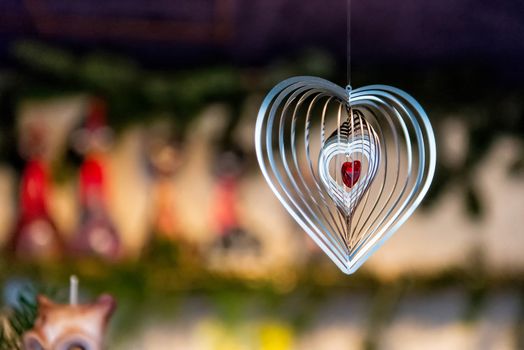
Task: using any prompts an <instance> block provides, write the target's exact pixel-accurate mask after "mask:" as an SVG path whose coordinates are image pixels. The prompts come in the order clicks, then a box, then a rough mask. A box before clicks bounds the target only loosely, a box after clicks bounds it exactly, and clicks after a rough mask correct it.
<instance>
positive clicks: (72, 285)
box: [69, 275, 78, 305]
mask: <svg viewBox="0 0 524 350" xmlns="http://www.w3.org/2000/svg"><path fill="white" fill-rule="evenodd" d="M69 304H71V305H78V277H76V276H75V275H73V276H71V277H70V279H69Z"/></svg>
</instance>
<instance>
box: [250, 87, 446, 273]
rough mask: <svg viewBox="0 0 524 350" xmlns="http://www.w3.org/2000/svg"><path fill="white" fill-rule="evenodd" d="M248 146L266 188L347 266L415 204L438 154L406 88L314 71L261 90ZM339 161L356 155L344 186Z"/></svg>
mask: <svg viewBox="0 0 524 350" xmlns="http://www.w3.org/2000/svg"><path fill="white" fill-rule="evenodd" d="M255 146H256V152H257V157H258V161H259V165H260V168H261V170H262V173H263V175H264V177H265V179H266V180H267V182H268V184H269V186H270V187H271V189H272V191H273V192H274V193H275V195H276V196H277V197H278V199H279V200H280V202H282V204H283V205H284V207H285V208H286V209H287V211H288V212H289V213H290V214H291V216H292V217H293V218H294V219H295V220H296V221H297V222H298V223H299V224H300V226H301V227H302V228H303V229H304V230H305V231H306V232H307V233H308V234H309V235H310V236H311V238H312V239H313V240H314V241H315V242H316V243H317V244H318V245H319V246H320V247H321V248H322V249H323V251H324V252H325V253H326V254H327V255H328V256H329V257H330V258H331V259H332V260H333V262H334V263H335V264H337V266H338V267H339V268H340V269H341V270H342V271H343V272H345V273H348V274H350V273H353V272H354V271H356V270H357V269H358V268H359V267H360V266H361V265H362V264H363V263H364V262H365V261H366V260H367V259H368V258H369V257H370V256H371V254H372V253H373V252H374V251H375V250H376V249H377V248H379V247H380V246H381V245H382V244H383V243H384V242H385V240H386V239H387V238H389V237H390V236H391V235H392V234H393V233H394V232H395V231H396V230H397V229H398V228H399V227H400V226H401V225H402V224H403V223H404V222H405V221H406V220H407V219H408V217H409V216H410V215H411V214H412V213H413V212H414V210H415V209H416V208H417V206H418V205H419V204H420V202H421V201H422V199H423V197H424V195H425V194H426V192H427V191H428V188H429V186H430V184H431V181H432V179H433V174H434V172H435V164H436V147H435V137H434V134H433V130H432V127H431V124H430V122H429V119H428V117H427V115H426V113H425V112H424V110H423V109H422V107H421V106H420V105H419V104H418V103H417V102H416V101H415V100H414V99H413V98H412V97H411V96H410V95H408V94H406V93H405V92H403V91H401V90H399V89H396V88H393V87H390V86H385V85H372V86H365V87H362V88H358V89H356V90H351V89H347V90H346V89H344V88H342V87H340V86H338V85H335V84H333V83H331V82H329V81H327V80H324V79H321V78H316V77H295V78H290V79H287V80H285V81H283V82H281V83H280V84H278V85H276V86H275V87H274V88H273V89H272V90H271V91H270V92H269V93H268V95H267V96H266V98H265V99H264V101H263V103H262V106H261V108H260V111H259V114H258V119H257V124H256V130H255ZM345 162H351V163H350V164H356V163H359V164H361V169H360V173H359V174H355V173H354V172H355V170H354V169H355V168H354V167H353V168H352V169H353V170H352V172H353V173H352V174H347V175H349V176H350V178H351V179H355V178H356V177H355V176H358V175H359V176H358V181H356V182H354V183H350V187H348V186H347V185H346V184H345V183H344V181H343V179H342V172H341V169H342V165H343V164H344V163H345ZM351 181H353V180H351Z"/></svg>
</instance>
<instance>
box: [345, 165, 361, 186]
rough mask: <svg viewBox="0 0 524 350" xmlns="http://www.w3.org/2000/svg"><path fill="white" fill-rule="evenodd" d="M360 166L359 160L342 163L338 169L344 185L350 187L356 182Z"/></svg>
mask: <svg viewBox="0 0 524 350" xmlns="http://www.w3.org/2000/svg"><path fill="white" fill-rule="evenodd" d="M360 168H361V164H360V161H359V160H355V161H353V162H344V164H342V168H341V169H340V170H341V172H342V181H343V182H344V185H346V186H347V187H349V188H351V187H353V185H355V184H356V183H357V181H358V179H359V177H360Z"/></svg>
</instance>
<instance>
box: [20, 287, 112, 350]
mask: <svg viewBox="0 0 524 350" xmlns="http://www.w3.org/2000/svg"><path fill="white" fill-rule="evenodd" d="M115 308H116V302H115V300H114V299H113V297H111V296H110V295H102V296H100V297H99V298H98V299H97V300H96V301H95V302H94V303H92V304H83V305H79V304H77V302H76V300H74V301H71V302H70V303H69V304H55V303H53V302H52V301H51V300H49V299H47V298H46V297H45V296H42V295H39V296H38V315H37V318H36V321H35V324H34V327H33V329H31V330H30V331H28V332H26V333H25V334H24V336H23V344H24V349H26V350H73V349H75V350H76V349H78V350H80V349H82V350H102V349H103V348H104V347H103V342H104V336H105V333H106V328H107V325H108V322H109V319H110V317H111V315H112V314H113V312H114V311H115Z"/></svg>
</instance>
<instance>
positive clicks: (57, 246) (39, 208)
mask: <svg viewBox="0 0 524 350" xmlns="http://www.w3.org/2000/svg"><path fill="white" fill-rule="evenodd" d="M44 135H45V130H44V127H43V125H41V124H39V123H33V124H30V125H26V126H25V128H23V129H22V135H21V147H20V148H21V154H22V156H23V157H25V158H26V159H27V162H26V164H25V167H24V170H23V172H22V177H21V180H20V194H19V219H18V223H17V225H16V228H15V230H14V232H13V234H12V235H11V238H10V242H9V244H8V247H9V250H10V251H11V252H12V253H14V254H15V256H16V257H17V258H21V259H33V258H37V259H51V258H56V257H58V256H60V255H61V254H62V251H63V242H62V239H61V237H60V235H59V234H58V232H57V228H56V226H55V224H54V222H53V220H52V219H51V217H50V216H49V212H48V200H49V187H50V185H49V170H48V165H47V164H46V162H45V161H44V156H43V154H44V149H45V142H44Z"/></svg>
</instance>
